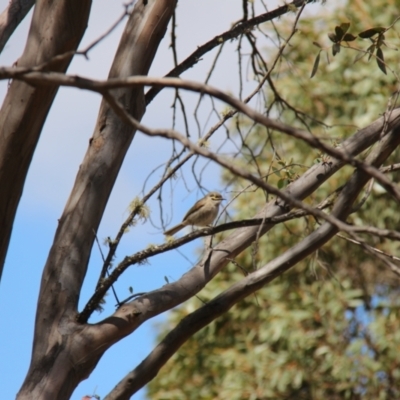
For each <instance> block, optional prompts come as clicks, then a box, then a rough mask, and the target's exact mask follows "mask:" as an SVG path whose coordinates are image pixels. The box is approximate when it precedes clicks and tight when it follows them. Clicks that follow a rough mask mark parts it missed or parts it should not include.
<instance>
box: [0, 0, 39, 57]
mask: <svg viewBox="0 0 400 400" xmlns="http://www.w3.org/2000/svg"><path fill="white" fill-rule="evenodd" d="M34 4H35V0H10V2H9V3H8V6H7V7H6V8H5V10H4V11H3V12H2V13H1V14H0V53H1V52H2V51H3V49H4V46H5V45H6V43H7V42H8V39H10V37H11V35H12V34H13V32H14V31H15V29H16V28H17V26H18V25H19V24H20V22H21V21H22V20H23V19H24V18H25V16H26V14H28V12H29V10H30V9H31V8H32V6H33V5H34Z"/></svg>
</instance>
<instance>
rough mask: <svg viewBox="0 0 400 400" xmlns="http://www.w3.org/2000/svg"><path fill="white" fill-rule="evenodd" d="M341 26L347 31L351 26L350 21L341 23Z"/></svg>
mask: <svg viewBox="0 0 400 400" xmlns="http://www.w3.org/2000/svg"><path fill="white" fill-rule="evenodd" d="M340 28H341V29H342V31H343V32H344V33H346V32H347V31H348V30H349V28H350V22H343V23H342V24H340Z"/></svg>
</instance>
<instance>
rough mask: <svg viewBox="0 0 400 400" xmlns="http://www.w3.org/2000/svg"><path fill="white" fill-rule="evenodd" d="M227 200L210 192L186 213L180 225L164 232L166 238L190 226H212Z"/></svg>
mask: <svg viewBox="0 0 400 400" xmlns="http://www.w3.org/2000/svg"><path fill="white" fill-rule="evenodd" d="M222 200H225V199H224V198H223V197H222V195H221V194H220V193H218V192H210V193H208V194H206V195H205V196H204V197H203V198H202V199H200V200H199V201H198V202H196V203H195V205H194V206H193V207H192V208H191V209H190V210H189V211H188V212H187V213H186V215H185V216H184V217H183V220H182V222H181V223H180V224H178V225H176V226H174V227H173V228H171V229H168V230H167V231H165V232H164V235H165V236H172V235H174V234H175V233H176V232H178V231H180V230H181V229H183V228H184V227H185V226H188V225H196V226H207V225H210V224H211V223H212V222H213V221H214V219H215V218H216V217H217V215H218V209H219V205H220V204H221V201H222Z"/></svg>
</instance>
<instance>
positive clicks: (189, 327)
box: [105, 130, 400, 400]
mask: <svg viewBox="0 0 400 400" xmlns="http://www.w3.org/2000/svg"><path fill="white" fill-rule="evenodd" d="M399 143H400V130H396V131H394V132H392V133H391V134H390V135H388V136H387V137H386V138H384V139H383V141H382V143H381V145H380V146H379V148H378V149H376V150H375V151H374V152H373V153H371V155H370V156H369V157H368V158H367V162H368V163H371V164H372V165H375V166H376V167H379V165H380V164H382V162H384V160H385V159H386V158H387V157H388V156H389V155H390V153H391V152H392V151H393V150H394V149H395V148H396V147H397V146H398V145H399ZM368 180H369V176H368V174H367V173H365V172H364V171H360V170H357V171H355V172H354V174H353V176H352V177H351V178H350V180H349V182H348V183H347V184H346V185H345V187H344V188H343V190H342V191H341V193H340V195H339V197H338V200H337V202H336V204H335V206H334V208H333V210H332V215H334V216H335V218H338V219H341V220H343V221H344V220H345V219H346V218H347V216H348V214H349V213H350V212H351V208H352V204H353V203H354V201H355V200H356V198H357V196H358V194H359V193H360V191H361V190H362V188H363V186H364V185H365V184H366V183H367V182H368ZM336 233H337V228H336V227H335V226H333V225H331V224H330V223H328V222H325V223H324V224H323V225H322V226H321V227H320V228H319V229H317V230H316V231H314V232H313V233H311V234H310V235H309V236H308V237H307V238H305V239H304V240H302V241H301V242H300V243H298V244H297V245H295V246H293V247H292V248H291V249H289V250H288V251H286V252H285V253H283V254H282V255H280V256H278V257H277V258H276V259H274V260H273V261H271V262H269V263H268V264H266V265H265V266H264V267H262V268H260V269H259V270H257V271H255V272H253V273H251V274H249V275H248V276H247V277H245V278H243V279H242V280H241V281H240V282H238V283H236V284H234V285H232V286H231V287H230V288H229V289H227V290H226V291H224V292H223V293H221V294H220V295H219V296H217V297H216V298H215V299H213V300H212V301H210V302H208V303H207V304H206V305H204V306H203V307H201V308H200V309H198V310H196V311H195V312H193V313H191V314H190V315H188V316H187V317H185V318H183V319H182V320H181V321H180V323H179V324H178V325H177V326H176V327H175V328H174V329H173V330H171V331H170V332H169V333H168V334H167V335H166V337H165V338H164V339H163V340H162V341H161V343H160V344H159V345H158V346H157V347H156V348H155V349H154V350H153V351H152V352H151V353H150V354H149V356H148V357H146V359H145V360H143V361H142V362H141V363H140V364H139V365H138V367H136V368H135V369H134V370H133V371H132V372H130V373H129V374H128V375H126V376H125V377H124V379H123V380H122V381H121V382H120V383H118V385H117V386H116V387H115V388H114V389H113V390H112V391H111V392H110V393H109V394H108V395H107V396H106V397H105V400H114V399H119V400H123V399H129V398H130V396H132V395H133V394H134V393H135V392H137V391H138V390H139V389H140V388H142V387H143V386H144V385H145V384H146V383H148V382H149V381H150V380H152V379H153V378H154V377H155V376H156V375H157V373H158V371H159V370H160V368H161V367H162V366H163V365H164V364H165V363H166V362H167V361H168V359H169V358H171V356H172V355H173V354H175V352H176V351H177V350H178V349H179V348H180V347H181V346H182V344H183V343H185V342H186V341H187V340H188V339H189V338H190V337H191V336H193V334H194V333H196V332H198V331H199V330H200V329H202V328H203V327H205V326H206V325H208V324H209V323H210V322H212V321H213V320H215V319H216V318H217V317H219V316H220V315H222V314H223V313H225V312H227V311H228V310H229V309H230V308H232V307H233V306H234V305H235V304H236V303H237V302H239V301H240V300H242V299H243V298H245V297H247V296H248V295H250V294H251V293H254V292H255V291H256V290H258V289H260V288H261V287H263V286H264V285H265V284H267V283H269V282H271V281H272V280H273V279H275V278H276V277H277V276H279V275H281V274H282V273H283V272H285V271H287V270H288V269H290V268H291V267H293V266H294V265H296V264H297V263H298V262H299V261H301V260H303V259H304V258H305V257H307V256H308V255H310V254H312V253H313V252H314V251H315V250H316V249H318V248H320V247H321V246H322V245H323V244H324V243H326V242H327V241H328V240H330V239H331V238H332V237H333V236H334V235H335V234H336Z"/></svg>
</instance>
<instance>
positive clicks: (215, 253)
mask: <svg viewBox="0 0 400 400" xmlns="http://www.w3.org/2000/svg"><path fill="white" fill-rule="evenodd" d="M399 113H400V110H395V111H394V112H393V113H392V115H391V116H390V117H387V116H385V117H382V118H380V119H379V120H377V121H375V122H374V123H373V124H371V125H370V126H368V127H367V128H364V129H362V130H360V131H358V132H357V133H355V134H354V135H353V136H352V137H350V138H349V139H347V140H346V141H344V142H343V143H342V148H345V149H346V152H347V154H349V155H353V156H354V155H356V154H358V153H359V152H361V151H363V150H365V149H366V148H368V147H369V146H370V145H371V144H373V142H375V141H376V140H378V139H379V138H380V137H381V134H382V129H384V128H385V127H388V128H389V129H392V128H398V127H399V126H400V123H399V120H398V117H399ZM341 166H343V162H342V161H340V160H335V159H333V160H332V161H331V162H330V163H329V164H319V165H314V166H313V167H311V168H310V170H308V171H307V172H306V173H305V174H303V176H302V177H300V178H299V179H298V180H296V181H294V182H293V183H292V184H291V185H289V186H288V188H287V189H286V190H285V193H286V194H288V195H290V196H292V198H293V199H303V198H305V197H307V196H308V195H309V194H311V193H312V192H314V191H315V190H316V188H317V187H319V186H320V185H321V184H322V183H323V182H324V181H325V180H326V179H328V177H330V176H331V175H332V174H333V173H334V172H336V171H337V170H338V169H339V168H340V167H341ZM288 208H289V207H282V206H281V205H279V204H277V202H276V201H275V200H274V201H271V202H269V203H268V204H266V205H265V207H264V208H263V209H262V210H261V211H260V212H259V213H258V214H257V215H256V216H255V218H261V219H263V218H271V217H274V216H278V215H282V214H284V213H285V212H287V210H288ZM271 227H272V225H271V224H267V223H266V224H264V225H263V226H262V227H261V228H260V227H257V226H256V227H249V228H241V229H237V230H236V231H234V232H233V233H232V234H230V235H229V236H228V237H227V238H226V239H224V240H223V241H222V242H221V243H219V244H218V245H217V246H215V247H214V248H213V250H212V251H209V250H207V251H206V252H205V254H204V257H203V258H202V260H201V261H200V262H199V263H198V264H197V265H196V266H195V267H194V268H192V269H191V270H190V271H189V272H188V273H186V274H185V275H183V276H182V277H181V278H180V279H179V280H178V281H176V282H174V283H170V284H167V285H164V286H163V287H162V288H160V289H158V290H155V291H153V292H150V293H147V294H146V295H144V296H141V297H139V298H137V299H136V300H134V301H132V302H131V303H128V304H124V305H123V306H122V307H120V308H119V309H118V310H117V311H116V312H115V313H114V314H113V315H112V316H111V317H109V318H106V319H105V320H104V321H102V322H101V323H99V324H96V325H88V326H87V327H86V328H85V329H86V330H87V331H88V334H89V335H90V337H91V338H92V341H91V346H92V348H98V347H99V346H102V345H104V343H114V342H115V341H117V340H119V339H120V338H122V337H124V336H126V335H128V334H129V333H131V332H132V331H133V330H135V329H136V328H137V327H138V326H140V325H141V324H142V323H143V322H144V321H146V320H147V319H149V318H151V317H153V316H155V315H157V314H159V313H161V312H164V311H166V310H169V309H171V308H173V307H175V306H177V305H178V304H181V303H182V302H183V301H185V300H187V299H188V298H190V297H192V296H193V295H195V294H196V293H197V292H198V291H200V290H201V289H202V288H203V287H204V286H205V285H206V283H207V282H209V281H210V280H211V279H212V278H213V277H214V276H215V275H216V274H217V273H218V272H219V271H220V270H221V269H222V268H223V267H224V266H225V265H226V264H227V263H228V262H229V261H230V259H232V258H234V257H235V256H236V255H237V254H239V253H241V252H242V251H243V250H244V249H245V248H247V247H248V246H249V245H250V244H251V243H252V242H253V241H254V240H255V239H256V238H257V237H259V236H260V235H263V234H265V233H266V232H268V230H269V229H270V228H271ZM89 313H90V311H89ZM82 317H85V316H84V315H82V314H81V318H82ZM85 319H86V318H83V319H82V320H85Z"/></svg>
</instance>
